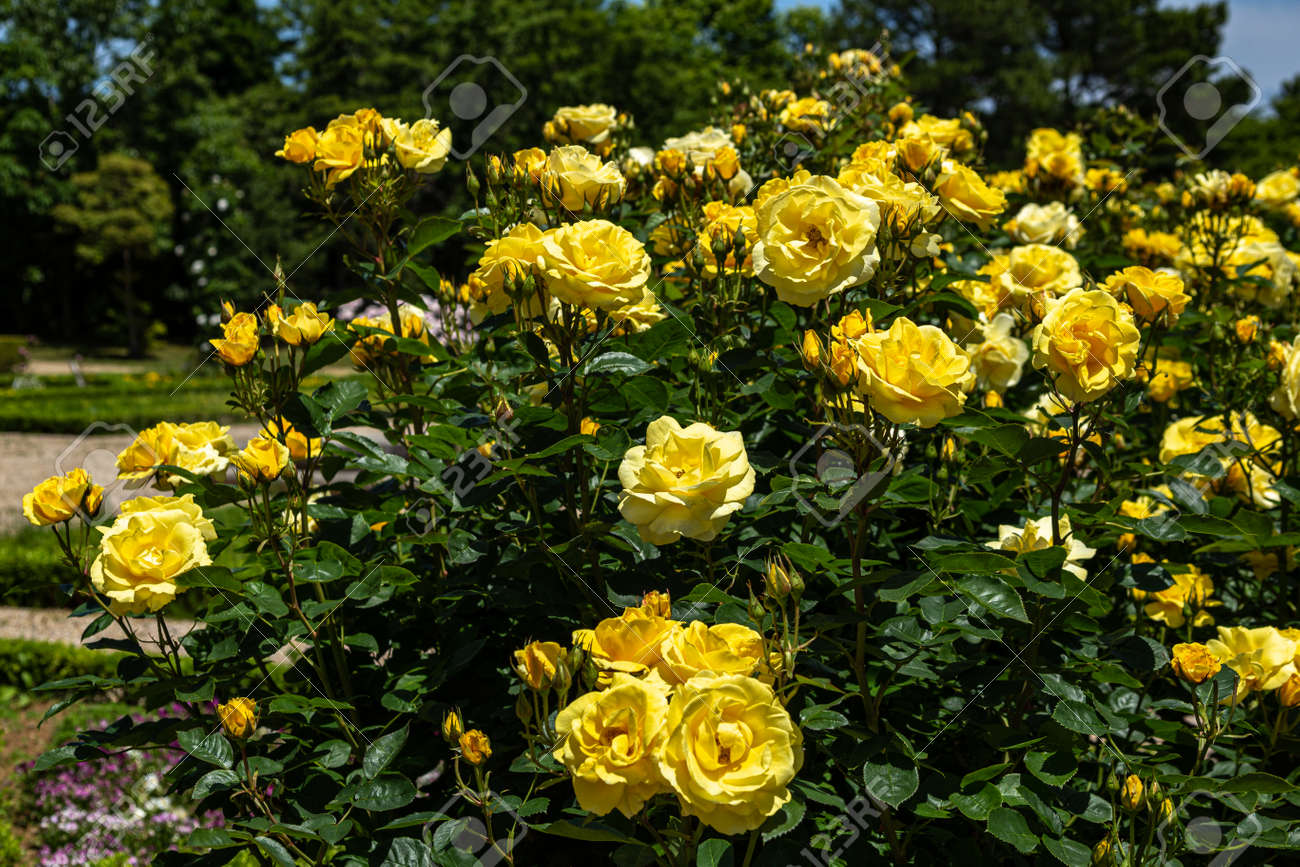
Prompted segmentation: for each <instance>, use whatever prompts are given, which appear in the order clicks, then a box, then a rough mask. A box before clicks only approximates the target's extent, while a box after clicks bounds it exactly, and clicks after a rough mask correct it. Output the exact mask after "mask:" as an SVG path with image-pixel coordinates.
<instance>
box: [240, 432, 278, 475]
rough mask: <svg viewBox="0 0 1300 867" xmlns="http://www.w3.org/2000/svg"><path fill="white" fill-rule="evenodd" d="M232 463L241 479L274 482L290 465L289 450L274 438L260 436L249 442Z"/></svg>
mask: <svg viewBox="0 0 1300 867" xmlns="http://www.w3.org/2000/svg"><path fill="white" fill-rule="evenodd" d="M231 462H232V463H233V464H234V465H235V466H236V467H238V468H239V475H240V477H241V478H245V479H248V480H249V481H250V482H254V483H257V482H273V481H275V480H276V479H278V478H280V474H281V473H283V472H284V468H285V467H287V466H288V465H289V448H288V446H286V445H285V444H284V443H282V442H280V441H279V440H277V439H275V438H274V437H268V436H259V437H255V438H253V439H251V440H249V441H248V445H246V446H244V450H243V451H241V452H239V453H238V454H236V455H234V456H233V457H232V458H231Z"/></svg>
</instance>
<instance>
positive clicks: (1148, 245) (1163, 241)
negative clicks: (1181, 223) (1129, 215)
mask: <svg viewBox="0 0 1300 867" xmlns="http://www.w3.org/2000/svg"><path fill="white" fill-rule="evenodd" d="M1121 243H1122V244H1123V246H1124V252H1126V253H1128V254H1129V255H1130V256H1132V257H1133V258H1134V259H1139V260H1141V261H1143V262H1146V263H1147V264H1148V265H1154V264H1158V263H1161V264H1168V263H1170V262H1173V261H1174V259H1176V258H1178V255H1179V254H1180V253H1181V252H1182V250H1183V242H1182V241H1181V240H1179V238H1178V236H1177V235H1173V234H1170V233H1169V232H1148V231H1147V230H1146V229H1129V230H1128V231H1127V232H1125V233H1124V239H1123V241H1122V242H1121Z"/></svg>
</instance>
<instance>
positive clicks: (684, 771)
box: [659, 674, 803, 834]
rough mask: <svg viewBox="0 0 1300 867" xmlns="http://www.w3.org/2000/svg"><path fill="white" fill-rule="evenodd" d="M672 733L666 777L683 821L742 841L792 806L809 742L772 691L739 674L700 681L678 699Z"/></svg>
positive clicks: (664, 760) (663, 763)
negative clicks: (695, 819)
mask: <svg viewBox="0 0 1300 867" xmlns="http://www.w3.org/2000/svg"><path fill="white" fill-rule="evenodd" d="M666 726H667V729H668V735H667V738H666V740H665V742H664V745H663V748H662V750H661V751H660V753H659V769H660V772H661V773H662V774H663V776H664V778H665V779H666V780H667V781H668V783H669V785H671V786H672V789H673V791H674V792H676V793H677V799H678V801H679V802H680V805H681V810H682V814H683V815H685V816H698V817H699V819H700V821H701V822H703V823H704V824H705V825H708V826H709V827H710V828H713V829H714V830H716V831H718V832H720V833H723V834H741V833H744V832H746V831H752V830H754V829H755V828H757V827H759V826H760V825H762V824H763V822H764V821H766V819H767V817H768V816H771V815H772V814H773V813H775V812H776V811H778V810H780V809H781V807H783V806H785V804H786V803H787V802H788V801H789V800H790V790H789V788H788V786H789V784H790V782H791V781H792V780H794V776H795V774H796V773H798V771H799V768H800V767H801V766H802V765H803V748H802V747H803V742H802V736H801V734H800V732H799V727H798V726H796V725H795V724H794V722H793V721H792V720H791V719H790V714H789V713H787V712H786V709H785V708H784V707H782V706H781V703H780V702H779V701H777V698H776V695H775V694H774V693H773V692H772V688H771V687H770V686H768V685H766V684H764V683H761V682H760V681H758V680H755V679H754V678H752V677H746V676H744V675H740V674H724V675H717V676H709V675H707V674H706V675H700V676H697V677H694V678H692V679H691V680H689V681H687V682H686V683H684V684H682V686H680V687H679V688H678V690H677V693H676V695H674V696H673V700H672V702H671V704H670V705H669V707H668V719H667V722H666Z"/></svg>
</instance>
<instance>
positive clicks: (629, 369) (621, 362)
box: [585, 352, 650, 376]
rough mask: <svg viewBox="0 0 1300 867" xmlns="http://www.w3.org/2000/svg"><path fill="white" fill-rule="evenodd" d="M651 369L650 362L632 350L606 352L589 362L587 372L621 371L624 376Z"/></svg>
mask: <svg viewBox="0 0 1300 867" xmlns="http://www.w3.org/2000/svg"><path fill="white" fill-rule="evenodd" d="M649 369H650V365H649V364H646V363H645V362H644V361H642V360H641V359H639V358H637V357H636V356H635V355H633V354H632V353H630V352H606V353H604V354H602V355H598V356H596V357H595V358H593V359H592V360H591V361H589V362H587V367H586V370H585V373H588V374H592V373H620V374H622V375H624V376H635V375H636V374H638V373H645V372H646V371H647V370H649Z"/></svg>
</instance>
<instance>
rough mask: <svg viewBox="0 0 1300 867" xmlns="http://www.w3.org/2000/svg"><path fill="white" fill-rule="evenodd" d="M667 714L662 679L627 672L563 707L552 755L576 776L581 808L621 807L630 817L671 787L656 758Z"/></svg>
mask: <svg viewBox="0 0 1300 867" xmlns="http://www.w3.org/2000/svg"><path fill="white" fill-rule="evenodd" d="M667 720H668V698H667V694H666V692H665V690H664V688H663V687H662V685H655V684H653V683H647V682H646V681H642V680H638V679H637V678H635V677H631V676H629V675H626V674H616V675H614V677H613V680H612V682H611V684H610V686H609V688H607V689H605V690H604V691H602V692H589V693H587V694H586V695H583V696H581V697H580V698H578V699H577V700H576V701H574V702H573V703H572V704H570V705H568V706H567V707H565V708H564V709H563V710H561V711H560V713H559V715H558V716H556V718H555V732H556V735H557V737H558V744H557V746H556V748H555V751H554V752H553V755H554V756H555V759H556V761H558V762H560V763H561V764H563V765H564V767H565V768H566V769H567V770H568V771H569V774H570V775H571V776H572V778H573V792H574V794H575V795H577V797H578V804H579V805H581V807H582V809H584V810H586V811H588V812H590V813H595V814H596V815H598V816H603V815H605V814H606V813H608V812H610V811H611V810H615V809H617V810H618V811H619V812H620V813H622V814H623V815H624V816H626V817H628V818H631V817H632V816H634V815H636V814H637V813H638V812H640V810H641V808H642V807H643V806H645V802H646V801H648V800H649V799H650V798H652V797H654V796H655V795H658V794H660V793H666V792H669V791H671V789H670V788H669V787H668V785H667V783H666V782H665V780H664V778H663V774H662V773H661V772H660V770H659V761H658V758H659V752H660V749H661V747H662V745H663V741H664V737H665V736H666V735H667V729H666V728H665V724H666V722H667Z"/></svg>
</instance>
